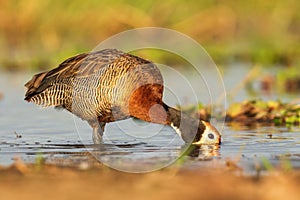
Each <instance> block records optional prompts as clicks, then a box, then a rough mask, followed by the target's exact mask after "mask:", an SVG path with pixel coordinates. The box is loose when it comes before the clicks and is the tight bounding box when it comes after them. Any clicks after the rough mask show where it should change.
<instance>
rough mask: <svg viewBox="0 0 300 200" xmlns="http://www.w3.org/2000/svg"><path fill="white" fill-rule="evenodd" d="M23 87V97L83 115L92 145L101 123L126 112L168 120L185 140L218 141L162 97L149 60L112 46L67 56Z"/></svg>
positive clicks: (216, 134)
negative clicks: (90, 130)
mask: <svg viewBox="0 0 300 200" xmlns="http://www.w3.org/2000/svg"><path fill="white" fill-rule="evenodd" d="M25 86H26V87H27V92H26V94H25V100H26V101H28V102H33V103H35V104H37V105H41V106H43V107H47V106H54V107H55V108H63V109H66V110H68V111H69V112H71V113H73V114H74V115H76V116H78V117H80V118H81V119H83V120H86V121H87V122H88V123H89V124H90V126H91V127H92V128H93V141H94V143H96V144H100V143H102V135H103V132H104V126H105V124H106V123H109V122H113V121H118V120H123V119H126V118H129V117H135V118H138V119H141V120H144V121H147V122H153V123H159V124H165V125H170V126H172V127H173V128H174V129H175V130H176V132H177V133H179V134H180V136H181V137H182V139H183V140H184V141H185V142H187V143H188V142H194V143H195V144H198V145H201V144H220V143H221V135H220V134H219V132H218V131H217V130H216V128H214V127H213V126H212V125H211V124H210V123H208V122H205V121H201V120H197V119H193V118H191V117H189V116H188V115H186V114H183V113H181V112H180V111H179V110H176V109H175V108H171V107H169V106H168V105H167V104H165V103H164V102H163V101H162V95H163V89H164V87H163V78H162V75H161V73H160V71H159V69H158V68H157V67H156V66H155V65H154V64H153V63H152V62H150V61H147V60H144V59H142V58H139V57H137V56H133V55H131V54H128V53H124V52H122V51H119V50H116V49H104V50H101V51H97V52H91V53H83V54H80V55H77V56H74V57H71V58H69V59H67V60H65V61H64V62H62V63H61V64H60V65H59V66H58V67H57V68H55V69H52V70H50V71H47V72H43V73H39V74H36V75H34V76H33V78H32V79H31V80H30V81H29V82H27V83H26V84H25ZM193 127H196V128H193Z"/></svg>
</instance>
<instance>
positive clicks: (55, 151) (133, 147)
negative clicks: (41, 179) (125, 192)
mask: <svg viewBox="0 0 300 200" xmlns="http://www.w3.org/2000/svg"><path fill="white" fill-rule="evenodd" d="M31 75H32V74H10V73H1V74H0V91H1V92H2V93H3V95H4V98H3V99H2V100H1V101H0V165H8V164H10V163H12V162H13V159H14V158H15V157H21V158H22V159H23V160H24V161H26V162H35V161H36V159H37V158H40V157H44V158H45V159H46V161H49V162H53V161H55V160H56V159H60V160H62V161H63V160H68V159H73V160H77V161H78V162H80V161H83V160H85V159H86V157H87V155H88V152H91V153H92V154H93V155H94V157H95V158H96V160H98V161H100V162H102V163H105V164H106V165H109V166H110V167H113V168H116V169H119V170H123V171H129V172H146V171H153V170H155V169H159V168H162V167H165V166H168V165H170V164H172V163H174V162H175V161H176V160H177V158H178V157H179V156H180V155H182V153H183V152H185V150H186V146H185V145H184V143H183V142H182V141H181V139H180V138H179V137H178V136H177V135H176V134H175V132H174V130H173V129H171V128H170V127H166V126H161V125H156V124H149V123H144V122H142V121H139V120H133V119H128V120H125V121H122V122H118V123H111V124H109V125H108V126H107V127H106V130H105V136H104V141H105V145H102V146H101V147H99V146H94V145H92V141H91V128H90V127H89V126H88V124H87V123H86V122H83V121H81V120H80V119H78V118H76V117H73V115H71V114H70V113H68V112H65V111H56V110H54V109H53V108H46V109H40V108H38V107H37V106H35V105H33V104H30V103H27V102H25V101H23V96H24V88H23V85H24V83H25V82H26V81H27V80H28V79H29V78H31ZM231 75H232V74H230V76H229V75H228V74H227V76H226V74H225V77H224V81H225V86H226V88H230V87H231V86H234V84H235V83H236V82H239V80H236V81H234V80H232V78H230V77H231ZM236 77H237V76H236ZM166 79H167V84H168V85H169V87H170V88H171V87H175V88H180V87H177V85H178V84H179V83H176V81H172V77H167V78H166ZM173 80H174V79H173ZM172 84H175V85H173V86H172ZM176 84H177V85H176ZM226 84H227V85H226ZM179 85H180V84H179ZM204 88H205V86H204ZM198 89H199V91H202V90H203V89H202V88H201V86H199V88H198ZM183 93H184V92H183ZM202 95H203V94H202ZM187 96H188V94H184V95H182V96H180V95H179V98H181V101H186V102H187V103H188V98H187ZM200 96H201V95H200ZM168 98H169V99H171V98H172V94H171V93H170V94H167V95H166V101H167V102H168ZM237 98H238V99H237V100H240V99H243V98H248V96H247V95H246V92H245V91H241V93H239V95H237ZM204 102H205V100H204ZM175 103H176V102H175ZM217 125H218V127H219V128H220V129H221V131H222V134H223V143H222V145H221V147H220V148H215V147H202V148H201V149H196V150H194V152H193V153H192V154H191V155H192V157H187V160H186V162H185V164H184V165H185V166H186V167H192V168H193V167H197V168H208V169H209V168H212V167H213V166H214V165H220V164H221V165H225V162H226V161H227V160H228V159H231V160H234V161H237V163H238V166H239V167H241V168H243V169H244V170H246V171H247V172H250V173H251V172H254V171H255V170H254V169H255V167H257V166H258V165H259V164H260V165H261V163H262V160H268V162H270V163H271V164H273V165H274V166H276V165H278V164H279V163H281V162H283V161H282V160H283V156H286V157H288V160H289V163H290V164H291V165H292V166H294V167H300V129H299V128H297V127H294V128H292V129H288V128H285V127H270V126H257V127H255V128H247V127H243V126H236V125H234V126H233V125H224V126H223V124H222V123H218V124H217Z"/></svg>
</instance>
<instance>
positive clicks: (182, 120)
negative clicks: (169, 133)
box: [163, 104, 205, 143]
mask: <svg viewBox="0 0 300 200" xmlns="http://www.w3.org/2000/svg"><path fill="white" fill-rule="evenodd" d="M163 106H164V109H165V111H166V112H167V119H168V122H169V123H170V125H171V126H172V127H173V128H174V129H175V130H176V132H177V133H178V134H179V135H180V136H181V137H182V139H183V140H184V141H185V142H186V143H191V142H193V141H199V140H200V138H201V136H202V134H203V132H204V130H205V125H204V124H203V123H202V121H201V120H200V119H196V118H192V117H190V116H189V115H187V114H186V113H183V112H182V111H179V110H177V109H175V108H172V107H170V106H168V105H166V104H164V105H163Z"/></svg>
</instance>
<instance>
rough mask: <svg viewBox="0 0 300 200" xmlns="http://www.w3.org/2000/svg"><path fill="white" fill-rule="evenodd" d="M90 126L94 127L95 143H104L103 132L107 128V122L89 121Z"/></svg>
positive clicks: (93, 136)
mask: <svg viewBox="0 0 300 200" xmlns="http://www.w3.org/2000/svg"><path fill="white" fill-rule="evenodd" d="M89 124H90V126H91V127H92V128H93V134H92V138H93V142H94V144H102V143H103V139H102V137H103V132H104V128H105V122H98V121H97V122H89Z"/></svg>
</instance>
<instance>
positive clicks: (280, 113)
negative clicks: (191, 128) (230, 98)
mask: <svg viewBox="0 0 300 200" xmlns="http://www.w3.org/2000/svg"><path fill="white" fill-rule="evenodd" d="M178 107H179V106H178ZM212 108H214V107H212V106H210V105H208V106H204V105H202V104H201V103H199V105H198V106H191V105H190V106H186V107H181V108H180V109H182V110H183V111H184V112H187V113H189V114H190V115H192V116H197V117H199V118H200V119H202V120H209V119H210V118H211V113H212ZM214 114H216V116H214V117H215V118H217V119H219V120H222V119H224V118H225V121H226V122H239V123H244V124H246V125H247V124H253V123H267V124H270V125H272V124H273V125H286V126H289V125H300V104H296V103H283V102H281V101H280V100H276V101H274V100H270V101H263V100H260V99H257V100H245V101H243V102H235V103H232V104H231V105H230V106H229V107H228V109H227V110H226V112H225V113H217V112H214Z"/></svg>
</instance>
